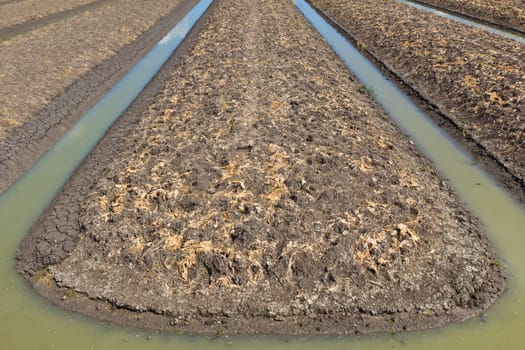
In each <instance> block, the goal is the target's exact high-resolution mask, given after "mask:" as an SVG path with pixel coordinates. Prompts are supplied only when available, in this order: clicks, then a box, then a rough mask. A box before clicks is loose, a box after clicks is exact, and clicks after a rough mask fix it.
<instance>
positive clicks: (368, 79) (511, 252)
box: [0, 0, 525, 350]
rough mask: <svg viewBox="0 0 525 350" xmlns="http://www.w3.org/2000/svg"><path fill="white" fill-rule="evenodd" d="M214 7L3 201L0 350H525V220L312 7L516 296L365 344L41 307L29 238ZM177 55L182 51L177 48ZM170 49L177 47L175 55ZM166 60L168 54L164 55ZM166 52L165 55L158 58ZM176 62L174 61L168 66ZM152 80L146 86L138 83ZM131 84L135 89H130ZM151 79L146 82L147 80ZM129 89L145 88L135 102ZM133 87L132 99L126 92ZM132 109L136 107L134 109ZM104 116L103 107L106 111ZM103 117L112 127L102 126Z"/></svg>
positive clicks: (188, 20)
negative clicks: (201, 332) (492, 246)
mask: <svg viewBox="0 0 525 350" xmlns="http://www.w3.org/2000/svg"><path fill="white" fill-rule="evenodd" d="M211 2H212V0H202V1H201V2H200V3H198V4H197V5H196V6H195V8H194V9H192V11H190V13H189V14H188V15H187V16H186V17H185V18H184V19H183V20H182V21H181V22H180V23H179V25H177V26H176V27H175V28H174V29H173V31H171V32H170V33H169V34H168V35H167V36H166V37H165V38H164V39H163V40H162V41H161V42H160V43H159V45H157V46H156V48H154V49H153V51H152V53H150V54H148V56H146V57H145V58H144V60H143V61H141V62H140V63H139V65H141V64H144V66H141V67H142V68H140V69H139V68H136V69H134V70H132V71H131V72H130V73H129V75H128V76H126V77H125V78H124V80H125V82H121V83H119V84H117V85H116V86H115V87H114V89H113V90H111V91H110V92H109V93H108V95H106V96H105V97H104V98H103V99H102V100H101V101H100V102H99V104H97V105H96V106H95V107H93V109H92V110H90V111H89V112H88V113H87V115H86V116H84V117H83V118H82V120H81V121H80V122H79V123H78V124H77V126H75V127H74V128H73V129H71V131H70V132H68V133H67V134H66V136H64V138H63V139H62V140H61V141H59V143H57V145H56V146H55V147H54V148H53V149H52V150H50V151H49V152H48V153H46V155H45V156H44V157H43V158H42V159H41V160H40V161H38V162H37V164H36V165H35V166H34V167H33V169H32V170H31V171H29V172H28V173H27V174H26V175H25V176H24V177H23V178H22V179H21V180H20V181H19V182H17V183H16V184H15V185H14V186H12V187H11V188H10V189H9V190H8V191H7V192H6V193H5V194H4V195H3V196H2V197H0V349H33V348H35V347H38V348H39V349H68V350H69V349H72V348H75V349H112V350H113V349H115V350H118V349H156V350H160V349H174V348H176V349H179V350H180V349H212V348H213V349H268V348H272V349H292V348H293V349H298V348H299V349H318V348H319V347H321V346H322V347H323V348H325V349H348V348H352V349H368V350H370V349H386V348H389V349H391V348H403V349H421V348H425V349H443V348H447V349H476V350H479V349H493V348H496V347H499V348H502V349H521V345H522V343H523V341H524V340H525V339H522V338H521V337H524V336H523V335H522V334H523V332H522V330H523V329H524V328H525V304H523V303H522V299H523V298H524V297H525V254H522V252H521V249H522V247H524V246H525V234H523V233H524V227H525V212H524V210H523V208H521V207H520V206H519V205H518V204H517V203H515V202H514V201H513V200H512V199H511V198H510V197H509V196H508V195H507V194H506V193H505V192H504V191H502V190H500V189H499V188H498V187H497V186H496V185H495V184H494V183H493V181H492V180H491V179H490V178H489V177H488V176H486V175H485V174H484V173H483V172H482V171H481V170H480V169H479V168H478V167H477V166H476V165H475V164H473V162H472V159H471V158H470V157H469V156H468V155H467V154H465V153H464V152H463V151H462V150H461V149H459V148H458V147H457V146H456V145H455V144H454V143H453V142H452V141H451V140H450V139H449V138H448V137H447V136H446V135H445V134H444V133H442V132H441V131H440V129H439V128H438V127H437V126H435V125H434V124H433V123H432V122H430V121H429V119H428V118H426V117H425V116H424V115H422V114H421V112H420V111H419V110H418V109H417V108H416V107H415V106H414V105H413V104H412V103H411V102H410V100H409V99H408V98H406V97H405V96H404V95H403V94H402V93H401V92H400V91H399V90H398V89H397V88H396V87H395V86H394V85H393V84H392V83H390V82H389V81H388V80H386V79H385V78H384V77H383V76H382V75H381V73H380V72H379V71H378V70H377V69H375V67H374V66H373V65H372V64H370V63H369V62H367V61H366V59H365V58H363V57H362V56H361V54H360V53H359V51H358V50H357V49H355V48H354V47H352V46H351V45H350V44H349V43H348V42H347V41H346V40H345V39H344V38H343V37H342V36H341V35H339V34H338V33H337V32H336V31H335V30H334V29H333V28H331V27H330V26H329V25H328V24H327V23H326V22H325V21H324V20H323V19H322V18H321V17H320V16H319V15H318V14H317V13H315V11H314V10H313V9H312V8H311V7H310V6H309V5H308V4H306V3H305V1H304V0H296V1H295V3H296V5H297V7H298V8H299V9H300V10H301V11H302V13H303V14H304V15H305V17H306V18H307V19H308V20H309V21H310V22H311V23H312V24H313V25H314V26H315V28H316V29H317V30H318V31H319V32H320V33H321V34H322V35H323V36H324V37H325V39H326V40H327V41H328V42H329V44H330V45H331V46H332V48H333V49H334V50H335V51H336V52H337V53H338V55H339V56H340V57H341V59H342V60H343V61H344V62H345V63H346V64H347V65H348V67H349V69H351V70H352V71H353V72H354V74H356V76H357V77H358V78H359V79H360V80H361V81H362V83H363V84H364V85H366V86H368V87H371V88H373V90H374V92H375V96H376V98H377V100H378V101H379V103H381V105H382V106H383V108H385V110H386V111H387V112H388V113H389V114H390V115H391V116H392V117H393V118H394V119H395V120H396V122H397V123H399V125H400V126H401V128H403V130H404V131H405V132H406V133H407V134H409V135H410V136H411V137H412V138H413V140H414V141H415V142H416V143H417V144H418V145H419V146H420V147H421V149H422V150H423V151H424V152H425V153H426V154H427V155H428V156H429V157H430V158H431V159H432V160H433V161H434V163H435V164H436V166H437V167H438V168H439V170H440V171H441V172H442V174H443V175H444V176H446V177H447V178H449V179H450V182H451V183H452V185H453V186H454V187H456V189H457V190H458V191H459V192H460V194H461V195H462V196H463V198H464V200H465V202H466V203H467V204H468V205H469V206H470V207H471V209H472V210H473V211H474V212H475V213H476V214H477V215H478V216H480V217H481V218H482V221H483V223H484V225H485V226H486V228H487V231H488V232H490V234H491V238H492V239H493V240H494V241H495V242H496V245H497V246H498V248H499V249H500V251H501V252H502V253H503V256H504V257H505V259H506V264H508V265H509V275H510V276H511V279H510V292H508V293H507V294H506V295H505V296H504V297H503V298H501V299H500V301H499V302H498V303H497V305H496V306H495V307H494V308H492V309H491V310H490V312H489V313H488V315H487V316H486V317H484V318H483V320H482V319H473V320H470V321H468V322H466V323H464V324H461V325H457V324H456V325H450V326H447V327H444V328H441V329H438V330H432V331H426V332H413V333H402V334H396V335H368V336H363V337H300V338H298V337H286V338H285V337H217V338H215V337H202V336H181V335H170V334H158V333H155V332H147V331H139V330H134V329H130V328H123V327H116V326H112V325H109V324H107V323H102V322H96V321H93V320H91V319H87V318H84V317H82V316H78V315H75V314H72V313H70V312H67V311H63V310H60V309H58V308H56V307H54V306H52V305H49V304H48V303H46V302H45V301H42V300H41V299H40V298H38V297H36V296H35V295H34V293H33V291H32V290H31V288H30V287H28V286H27V285H26V283H24V281H23V280H22V278H21V277H20V276H18V275H17V273H16V270H15V262H14V256H15V253H16V249H17V247H18V244H19V243H20V241H21V239H22V238H23V235H24V234H26V233H27V231H28V230H29V229H30V227H31V225H32V223H33V222H34V221H35V220H36V219H37V218H38V216H39V215H40V214H41V213H42V211H43V210H44V209H45V208H46V206H47V205H48V204H49V202H50V201H51V200H52V198H53V197H54V195H55V193H56V191H58V189H59V188H60V187H61V186H63V184H64V182H65V181H66V180H67V178H68V176H69V174H71V172H72V171H73V169H74V168H75V167H76V166H77V164H78V163H79V162H80V161H81V159H82V158H83V157H84V156H85V155H86V154H87V153H88V152H89V150H90V149H91V148H92V146H93V145H94V144H95V143H96V142H97V140H98V138H100V137H101V136H102V135H103V133H104V131H105V130H106V129H107V127H109V125H110V124H111V123H112V121H105V119H107V116H108V115H109V114H110V111H111V112H112V113H111V114H112V115H115V117H114V118H113V119H116V118H117V117H118V115H119V114H120V113H121V112H122V110H123V109H125V108H126V107H125V106H126V105H127V103H129V102H131V100H132V99H133V98H134V96H131V97H130V94H131V95H133V94H135V96H136V94H138V93H140V91H141V90H142V88H143V86H144V85H145V84H146V83H145V81H147V80H149V79H150V78H151V77H149V78H148V77H147V76H149V75H151V76H153V75H154V74H155V73H156V71H157V70H158V68H160V66H161V65H162V63H161V61H162V59H160V60H158V61H157V58H155V57H157V54H160V53H159V52H162V53H163V54H162V55H161V56H165V55H167V56H169V55H170V54H171V52H172V51H173V49H174V47H176V46H177V45H178V43H180V41H182V38H183V37H184V36H185V33H187V32H188V30H189V29H190V28H191V26H192V25H193V23H195V21H196V20H197V19H198V18H199V17H200V16H201V15H202V13H204V11H205V10H206V9H207V8H208V6H209V5H210V4H211ZM172 45H173V46H172ZM168 46H169V47H171V48H170V49H168ZM157 50H158V51H157ZM155 52H157V53H155ZM167 56H166V58H167ZM143 70H148V71H149V72H150V73H148V74H146V77H145V78H144V77H143V78H140V79H139V78H138V77H137V75H140V74H143V73H144V72H143ZM126 79H127V80H126ZM144 79H145V80H144ZM129 84H131V85H133V86H135V87H134V89H132V91H133V93H131V92H130V88H129V86H130V85H129ZM123 86H126V93H124V92H122V91H120V89H122V87H123ZM124 101H127V102H124ZM97 106H98V107H97ZM99 114H103V115H104V116H105V117H97V115H99Z"/></svg>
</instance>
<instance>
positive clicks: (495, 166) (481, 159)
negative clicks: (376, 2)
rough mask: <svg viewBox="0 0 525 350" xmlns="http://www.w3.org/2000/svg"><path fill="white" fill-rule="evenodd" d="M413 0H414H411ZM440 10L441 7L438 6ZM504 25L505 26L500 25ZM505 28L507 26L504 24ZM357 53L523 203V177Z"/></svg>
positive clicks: (389, 73)
mask: <svg viewBox="0 0 525 350" xmlns="http://www.w3.org/2000/svg"><path fill="white" fill-rule="evenodd" d="M306 2H307V3H308V4H309V5H310V6H311V7H312V8H313V9H314V10H315V11H316V12H317V13H318V14H319V15H321V17H323V19H324V20H326V21H327V22H328V23H329V24H330V25H331V26H332V27H334V28H335V29H336V30H337V32H339V33H340V34H341V35H342V36H343V37H345V38H346V39H347V40H348V41H350V42H351V43H352V45H354V46H355V47H358V40H357V39H356V38H355V37H354V36H353V35H352V34H351V33H349V32H348V31H347V30H345V29H344V28H343V27H342V26H341V25H339V23H338V22H337V21H335V20H334V19H332V18H331V17H330V16H328V15H327V14H326V13H325V12H324V11H323V10H321V9H320V8H318V7H317V6H316V5H315V4H313V3H312V2H311V1H310V0H306ZM414 2H417V1H414ZM425 5H427V4H425ZM439 10H442V9H439ZM478 21H479V20H478ZM503 28H505V27H503ZM506 29H507V28H506ZM360 51H361V54H363V55H364V56H365V57H366V58H367V59H368V60H370V61H371V62H372V63H373V64H374V65H375V66H376V68H378V69H379V70H380V71H381V73H383V75H385V77H387V78H388V79H389V80H390V81H392V82H393V83H394V84H396V86H397V87H398V88H399V89H400V90H401V91H403V93H405V95H407V96H408V97H409V98H410V99H411V100H412V102H414V103H415V105H416V106H417V107H419V108H420V109H421V110H422V111H423V112H424V113H426V114H427V115H428V116H429V117H430V118H432V120H433V121H434V122H435V123H436V124H437V126H439V127H440V128H442V129H443V130H445V132H446V133H447V135H449V136H450V137H451V138H452V139H453V140H454V141H456V142H457V143H458V144H459V146H461V147H462V148H463V149H464V150H465V151H467V152H468V153H469V154H470V155H471V156H472V157H473V159H474V160H475V161H476V163H477V164H478V165H479V166H481V168H482V169H483V170H485V171H486V172H487V173H489V174H490V175H491V176H492V177H493V179H494V180H496V182H497V184H498V185H499V186H500V187H502V188H504V189H505V190H506V191H507V192H508V193H510V194H511V196H512V197H513V198H514V199H516V200H517V201H518V202H519V203H521V204H525V180H524V179H520V178H519V177H518V176H516V175H514V174H513V173H512V172H511V171H510V169H509V168H508V167H507V166H505V165H504V164H503V163H502V162H501V161H500V160H498V159H497V158H496V157H495V156H494V155H493V154H491V153H490V152H489V151H488V150H487V149H486V148H485V147H484V146H483V145H482V144H481V143H479V142H478V141H476V140H475V139H473V138H472V136H471V135H470V134H468V133H466V132H465V129H463V128H462V127H461V126H460V125H459V124H457V123H456V122H455V121H454V120H453V119H452V118H451V117H449V116H448V115H447V114H446V113H444V112H443V111H441V109H440V108H439V107H438V106H437V105H436V104H434V103H433V102H432V101H430V100H428V99H427V98H425V97H424V96H422V95H421V94H420V93H419V91H418V90H417V89H416V88H414V87H413V86H412V85H411V84H409V83H407V82H406V81H404V80H403V78H401V76H400V75H399V74H397V73H396V71H395V70H394V69H392V68H391V67H389V66H388V65H387V64H386V63H384V62H383V61H381V60H380V59H379V58H378V57H377V56H375V55H374V54H373V53H372V52H370V51H369V50H368V49H367V48H363V49H362V50H360Z"/></svg>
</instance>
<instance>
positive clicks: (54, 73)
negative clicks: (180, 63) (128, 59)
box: [0, 0, 180, 141]
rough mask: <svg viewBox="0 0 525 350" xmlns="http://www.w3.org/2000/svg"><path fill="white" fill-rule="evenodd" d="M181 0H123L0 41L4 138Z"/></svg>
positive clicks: (1, 133) (1, 128) (0, 127)
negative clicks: (138, 0)
mask: <svg viewBox="0 0 525 350" xmlns="http://www.w3.org/2000/svg"><path fill="white" fill-rule="evenodd" d="M178 3H180V0H155V1H154V0H146V1H140V2H137V1H132V0H119V1H115V2H114V3H112V4H111V5H109V6H106V7H103V8H100V9H99V10H97V11H96V12H88V13H83V14H81V15H79V16H78V17H73V18H68V19H66V20H64V21H61V22H59V23H55V24H51V25H49V26H46V27H44V28H42V29H40V30H38V31H32V32H29V33H27V34H25V35H22V36H17V37H15V38H13V39H11V40H7V41H4V42H2V43H0V60H1V62H2V70H1V71H0V91H1V92H2V93H1V94H0V141H2V140H3V139H5V138H6V136H7V135H9V134H10V133H11V132H12V131H13V130H14V129H15V128H16V127H19V126H21V125H22V124H23V123H24V122H25V121H27V120H29V119H30V118H32V117H33V115H34V114H35V113H36V112H38V111H39V110H40V109H42V108H44V107H45V106H46V104H47V103H49V101H51V99H53V97H55V96H57V95H58V94H59V93H61V92H62V91H64V89H65V88H66V87H67V86H69V85H71V84H72V83H73V82H75V81H76V80H77V79H79V78H80V77H81V76H82V75H83V74H85V73H87V72H88V71H89V70H91V69H93V68H94V67H95V66H97V65H98V64H100V63H102V62H103V61H105V60H108V59H109V58H111V57H112V56H114V55H115V53H116V52H117V51H118V50H119V49H121V48H122V47H123V46H124V45H126V44H128V43H131V42H132V41H134V40H135V39H136V38H137V37H138V36H139V35H140V34H142V33H143V32H145V31H146V30H147V29H149V28H150V27H151V26H152V25H153V24H154V23H155V22H156V21H157V20H158V19H160V18H161V17H162V16H164V15H166V14H167V13H168V12H169V11H170V9H173V8H174V7H175V6H176V5H177V4H178Z"/></svg>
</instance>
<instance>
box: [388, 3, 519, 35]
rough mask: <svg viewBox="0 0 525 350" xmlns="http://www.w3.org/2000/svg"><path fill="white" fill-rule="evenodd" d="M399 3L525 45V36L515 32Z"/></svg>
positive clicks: (420, 6)
mask: <svg viewBox="0 0 525 350" xmlns="http://www.w3.org/2000/svg"><path fill="white" fill-rule="evenodd" d="M397 1H399V2H400V3H402V4H405V5H407V6H412V7H415V8H417V9H419V10H423V11H427V12H430V13H432V14H434V15H438V16H441V17H444V18H448V19H450V20H453V21H455V22H459V23H462V24H466V25H468V26H471V27H474V28H478V29H481V30H484V31H486V32H489V33H492V34H496V35H499V36H501V37H504V38H507V39H511V40H514V41H517V42H519V43H520V44H525V36H523V35H520V34H516V33H514V32H511V31H507V30H505V29H501V28H498V27H496V26H493V25H490V24H485V23H482V22H478V21H475V20H472V19H468V18H465V17H460V16H456V15H454V14H452V13H449V12H445V11H441V10H438V9H435V8H433V7H430V6H425V5H423V4H421V3H418V2H412V1H410V0H397Z"/></svg>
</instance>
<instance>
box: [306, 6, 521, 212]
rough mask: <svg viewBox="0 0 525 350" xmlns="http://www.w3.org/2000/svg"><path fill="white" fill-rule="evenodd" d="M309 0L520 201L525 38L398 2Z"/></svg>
mask: <svg viewBox="0 0 525 350" xmlns="http://www.w3.org/2000/svg"><path fill="white" fill-rule="evenodd" d="M310 3H312V4H313V5H314V6H315V7H316V8H317V9H318V10H319V11H320V12H322V13H323V14H324V16H325V17H326V18H328V19H329V20H330V21H331V22H332V23H334V24H335V25H336V26H337V27H339V28H340V30H341V31H342V32H343V33H345V35H346V36H347V37H349V38H350V39H351V40H354V41H355V42H356V43H357V45H358V46H360V47H361V49H362V51H364V52H366V53H367V54H368V55H369V56H371V57H372V58H373V59H374V60H375V61H376V64H377V65H378V66H383V70H386V71H389V72H390V73H391V74H390V75H391V77H392V78H393V80H397V82H398V85H400V87H401V88H403V89H404V90H405V91H407V93H408V94H409V95H412V97H414V98H415V100H416V102H418V103H419V104H420V106H421V107H422V108H425V109H426V110H427V111H430V115H431V116H433V117H434V118H435V120H436V121H437V122H438V123H439V124H440V125H441V126H443V127H444V128H445V129H446V130H447V131H448V132H450V133H451V134H452V136H454V137H455V138H456V139H457V140H458V141H459V142H460V143H462V144H463V145H464V146H466V148H467V149H469V150H470V151H471V153H472V154H473V155H474V158H475V160H474V161H476V162H480V163H481V164H482V165H483V166H484V167H485V168H486V169H487V170H488V171H489V172H490V173H492V174H493V175H494V176H495V177H496V178H498V179H499V180H500V181H501V183H502V185H503V186H505V187H506V188H507V189H508V190H509V191H510V192H512V193H513V194H514V195H515V197H516V198H517V199H518V200H520V201H522V202H523V200H524V198H525V195H524V194H525V182H524V174H525V167H524V164H525V156H524V154H525V152H523V148H524V147H525V122H524V121H523V118H524V114H523V113H524V112H523V104H524V103H525V102H524V100H523V91H525V90H524V89H525V87H524V86H523V84H524V83H525V79H524V78H523V75H524V74H525V73H524V72H525V67H523V60H522V57H523V56H524V55H525V50H524V48H523V45H520V44H517V43H515V42H513V41H511V40H506V39H503V38H500V37H498V36H494V35H491V34H488V33H485V32H483V31H480V30H478V29H475V28H470V27H468V26H464V25H461V24H459V23H456V22H453V21H450V20H447V19H444V18H441V17H438V16H434V15H432V14H429V13H426V12H424V11H421V10H417V9H414V8H411V7H408V6H404V5H402V4H399V3H397V2H396V1H379V2H375V3H374V4H371V3H367V2H362V1H338V0H324V1H323V0H314V1H310ZM349 18H352V20H349ZM414 28H418V30H414ZM472 38H475V39H472ZM411 91H412V92H411Z"/></svg>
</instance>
